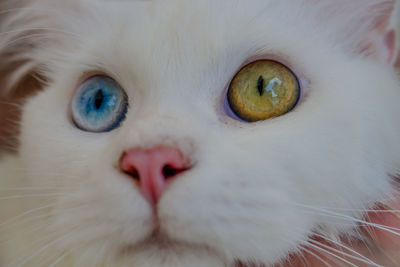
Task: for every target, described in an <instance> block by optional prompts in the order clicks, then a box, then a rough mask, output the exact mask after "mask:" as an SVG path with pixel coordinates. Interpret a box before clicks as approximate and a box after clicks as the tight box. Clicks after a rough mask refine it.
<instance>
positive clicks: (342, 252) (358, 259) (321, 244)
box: [309, 240, 382, 267]
mask: <svg viewBox="0 0 400 267" xmlns="http://www.w3.org/2000/svg"><path fill="white" fill-rule="evenodd" d="M309 242H312V243H314V244H316V245H319V246H322V247H323V248H325V249H327V250H331V251H333V252H336V253H340V254H342V255H343V256H346V257H348V258H351V259H353V260H357V261H360V262H363V263H367V264H369V265H372V266H375V267H382V266H381V265H378V264H376V263H375V262H373V261H371V260H370V259H368V258H366V257H365V256H363V255H361V254H360V255H361V258H360V257H356V256H353V255H351V254H348V253H346V252H344V251H342V250H339V249H335V248H333V247H330V246H328V245H325V244H323V243H321V242H318V241H316V240H310V241H309ZM352 252H353V251H352ZM357 254H359V253H357ZM364 258H365V259H364Z"/></svg>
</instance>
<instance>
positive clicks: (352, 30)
mask: <svg viewBox="0 0 400 267" xmlns="http://www.w3.org/2000/svg"><path fill="white" fill-rule="evenodd" d="M37 2H38V3H37V5H38V6H40V5H43V4H45V3H44V2H45V1H37ZM387 2H388V1H368V4H366V5H365V7H364V6H363V7H361V8H360V7H359V5H358V4H354V3H353V4H349V3H346V1H344V2H343V5H348V6H346V8H345V7H344V6H343V7H341V6H340V5H339V7H336V9H334V10H333V9H332V6H331V4H327V3H320V2H319V1H306V0H304V1H297V2H296V3H293V2H292V1H290V3H289V2H288V1H272V0H271V1H261V0H260V1H258V0H254V1H251V3H249V2H248V1H236V2H235V3H232V2H229V3H228V2H226V1H201V2H198V1H197V2H196V1H189V2H188V1H167V2H158V1H155V2H150V1H145V2H136V1H88V2H86V1H74V2H73V3H71V4H68V5H69V6H68V7H66V6H63V5H67V4H61V3H53V4H52V5H51V9H49V12H50V13H51V12H53V13H52V14H53V16H54V18H51V19H50V18H43V17H40V19H42V20H43V21H44V22H43V23H48V25H47V27H48V28H49V29H48V32H47V35H48V36H46V39H45V41H44V42H43V43H42V46H44V47H45V48H46V49H44V48H43V47H36V50H35V52H32V54H33V53H34V54H33V56H31V59H32V58H33V57H34V60H35V62H39V63H40V65H41V71H42V72H41V75H42V76H43V77H46V79H47V83H46V86H45V88H44V90H43V91H42V92H40V93H38V94H37V95H36V96H34V97H32V98H31V99H30V100H29V101H28V102H27V104H26V105H25V107H24V115H23V120H22V134H21V138H20V142H21V146H20V150H19V155H20V157H21V161H22V162H23V165H24V169H26V176H27V178H28V179H29V180H30V181H31V183H32V184H34V185H36V186H39V187H40V186H43V187H51V188H56V189H54V192H52V193H54V196H52V197H51V198H49V199H48V201H49V203H51V204H52V208H51V211H49V216H48V217H46V219H45V220H44V221H43V222H42V223H45V224H46V225H48V227H46V229H45V231H46V232H47V233H50V234H51V235H54V237H55V238H54V240H55V242H54V245H55V246H56V247H57V248H59V249H60V250H71V254H72V255H74V258H75V261H76V263H78V264H81V265H82V266H86V265H87V264H92V263H93V262H97V263H105V264H109V265H111V266H116V265H118V266H132V265H134V266H136V265H137V266H158V265H163V264H164V265H166V266H189V265H190V266H225V265H231V264H233V263H235V262H237V261H240V262H255V263H262V264H274V263H276V262H278V261H279V260H282V259H283V258H284V257H285V256H287V255H288V254H289V253H291V252H295V251H296V250H297V248H298V247H299V246H301V245H305V244H306V242H307V239H308V237H309V236H311V235H312V234H313V233H319V234H323V235H336V236H337V235H339V234H341V233H350V232H351V229H352V228H353V227H354V226H355V225H356V223H357V219H359V218H360V217H361V216H362V210H363V209H367V208H369V207H371V206H373V205H374V204H375V203H376V202H379V201H384V200H385V199H386V198H388V197H390V195H391V193H392V191H393V189H391V181H390V176H389V175H390V174H394V173H396V171H397V169H396V167H398V164H399V162H400V154H399V151H400V145H399V144H398V143H399V142H397V141H396V140H397V139H398V134H397V133H398V132H399V131H400V121H399V119H398V117H397V116H396V115H397V114H399V112H400V107H399V105H398V99H399V97H400V90H399V86H398V82H397V78H396V76H395V73H394V71H393V68H392V66H391V65H390V64H388V63H387V62H389V63H390V62H391V61H392V58H393V55H392V54H393V51H392V49H391V48H390V47H391V46H390V45H387V44H388V43H383V44H381V43H380V41H381V39H379V38H381V37H382V36H385V35H384V34H378V32H377V34H376V35H374V38H373V39H371V38H372V37H371V36H370V35H368V34H367V33H370V32H372V31H371V29H376V27H375V26H376V25H378V24H377V23H376V21H377V20H372V19H371V20H372V22H371V23H369V24H368V23H367V22H366V21H365V20H364V18H365V17H368V16H369V17H373V16H372V15H373V14H374V13H372V11H371V10H370V9H369V7H371V6H374V5H375V4H376V6H374V7H380V6H381V5H382V3H384V4H387ZM47 4H48V3H47ZM367 6H368V7H367ZM355 7H357V9H354V8H355ZM342 8H343V10H342ZM351 8H353V10H352V11H349V10H351ZM64 12H65V13H64ZM357 12H359V14H358V13H357ZM353 13H356V14H355V15H354V14H353ZM377 13H378V12H377ZM351 14H353V15H354V16H352V15H351ZM67 15H68V16H67ZM374 18H376V19H377V18H378V15H376V16H375V17H374ZM49 21H51V22H49ZM357 22H363V24H359V25H358V24H357ZM41 23H42V22H41ZM379 25H380V24H379ZM50 28H51V29H50ZM382 40H383V39H382ZM379 44H380V45H379ZM382 47H383V48H382ZM378 52H379V53H378ZM257 60H273V61H276V62H280V63H281V64H283V65H285V66H286V67H287V68H288V69H290V70H291V71H292V72H293V73H294V74H295V76H296V77H297V79H298V82H299V85H300V87H301V96H300V99H299V101H298V103H297V105H296V107H294V109H293V110H291V111H290V112H289V113H286V114H284V115H282V116H279V117H275V118H270V119H267V120H261V121H257V122H246V121H244V120H241V119H239V118H238V117H237V116H235V115H234V114H233V113H232V112H231V111H230V110H229V105H228V104H227V91H228V88H229V84H230V82H231V80H232V78H233V77H234V76H235V74H236V73H237V72H238V71H239V70H240V69H241V68H242V67H243V66H245V65H247V64H248V63H250V62H254V61H257ZM39 63H38V64H39ZM99 75H101V76H107V77H110V78H112V79H113V80H114V81H115V82H116V83H117V84H118V86H120V88H122V90H123V91H124V93H125V94H126V97H127V98H126V99H127V103H128V104H129V108H128V110H127V112H126V116H125V119H124V120H123V121H122V122H121V124H120V125H118V127H116V128H115V129H112V130H110V131H105V132H100V133H98V132H97V133H95V132H91V131H85V130H82V129H80V128H79V127H77V126H76V121H75V123H74V117H73V112H74V110H73V99H74V97H75V96H76V94H77V92H79V89H78V88H80V86H81V85H82V84H83V83H85V81H87V80H88V79H90V78H91V77H97V76H99ZM157 147H168V148H172V149H174V150H175V151H179V153H180V155H181V156H182V158H183V161H184V162H185V171H183V172H181V173H179V174H178V175H176V176H175V177H173V179H170V180H168V181H167V183H166V185H165V188H164V190H163V192H162V193H161V194H160V196H159V199H158V201H157V203H156V204H154V203H152V202H151V201H148V199H146V197H145V195H144V194H143V193H142V192H141V187H140V185H138V184H137V181H136V182H135V181H134V179H132V177H131V175H127V174H126V172H124V170H121V158H124V155H126V153H127V151H128V152H129V151H131V150H132V149H142V150H147V151H148V150H152V149H155V148H157ZM124 153H125V154H124ZM337 210H340V214H338V213H337V212H336V211H337ZM349 218H350V219H349Z"/></svg>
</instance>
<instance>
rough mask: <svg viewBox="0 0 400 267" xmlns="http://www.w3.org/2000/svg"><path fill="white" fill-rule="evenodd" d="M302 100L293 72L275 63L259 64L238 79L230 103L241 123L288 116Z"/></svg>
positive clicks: (264, 62) (231, 93)
mask: <svg viewBox="0 0 400 267" xmlns="http://www.w3.org/2000/svg"><path fill="white" fill-rule="evenodd" d="M299 96H300V85H299V81H298V80H297V78H296V76H295V75H294V74H293V72H292V71H291V70H290V69H288V68H287V67H285V66H284V65H282V64H280V63H278V62H276V61H271V60H258V61H255V62H253V63H250V64H248V65H246V66H245V67H244V68H242V69H241V70H240V71H239V72H238V73H237V74H236V75H235V77H234V78H233V80H232V82H231V84H230V86H229V90H228V103H229V105H230V107H231V109H232V110H233V112H234V113H235V114H236V115H237V116H239V117H240V118H241V119H243V120H246V121H249V122H255V121H260V120H266V119H269V118H272V117H277V116H281V115H283V114H285V113H287V112H289V111H290V110H291V109H293V108H294V107H295V106H296V103H297V101H298V99H299Z"/></svg>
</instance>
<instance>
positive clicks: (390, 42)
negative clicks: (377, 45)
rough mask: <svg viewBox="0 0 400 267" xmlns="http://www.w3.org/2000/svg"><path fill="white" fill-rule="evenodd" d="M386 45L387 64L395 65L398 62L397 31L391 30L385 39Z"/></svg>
mask: <svg viewBox="0 0 400 267" xmlns="http://www.w3.org/2000/svg"><path fill="white" fill-rule="evenodd" d="M384 45H385V47H386V49H387V51H388V53H387V56H388V57H387V62H388V63H389V64H394V63H395V62H396V57H397V50H396V31H395V30H390V31H389V32H387V33H386V35H385V37H384Z"/></svg>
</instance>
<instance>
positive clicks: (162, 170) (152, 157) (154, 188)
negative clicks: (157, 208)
mask: <svg viewBox="0 0 400 267" xmlns="http://www.w3.org/2000/svg"><path fill="white" fill-rule="evenodd" d="M120 168H121V170H122V171H123V172H124V173H126V174H129V175H130V176H131V177H132V178H133V179H135V180H136V181H137V184H138V186H139V188H140V191H141V192H142V194H143V196H144V197H145V198H146V199H147V200H148V201H149V202H150V203H151V204H153V205H154V204H156V203H157V202H158V200H159V199H160V197H161V195H162V193H163V191H164V189H165V186H166V182H167V180H168V179H170V178H172V177H174V176H176V175H178V174H179V173H181V172H183V171H185V170H187V169H188V168H187V167H186V164H185V161H184V159H183V156H182V153H181V152H180V151H179V150H177V149H175V148H171V147H156V148H152V149H142V148H133V149H131V150H128V151H126V152H125V153H124V154H123V155H122V157H121V160H120Z"/></svg>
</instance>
